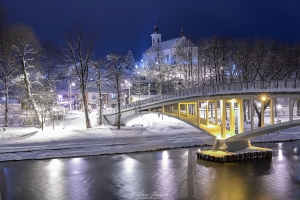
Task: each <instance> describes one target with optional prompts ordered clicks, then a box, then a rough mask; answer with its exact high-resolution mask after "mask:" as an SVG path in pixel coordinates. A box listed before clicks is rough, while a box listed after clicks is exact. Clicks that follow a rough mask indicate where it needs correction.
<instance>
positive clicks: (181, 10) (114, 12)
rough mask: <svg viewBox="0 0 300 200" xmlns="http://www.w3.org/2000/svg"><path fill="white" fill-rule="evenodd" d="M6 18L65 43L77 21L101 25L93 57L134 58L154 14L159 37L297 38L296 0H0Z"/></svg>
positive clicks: (298, 5)
mask: <svg viewBox="0 0 300 200" xmlns="http://www.w3.org/2000/svg"><path fill="white" fill-rule="evenodd" d="M0 3H1V4H2V5H3V6H4V7H5V8H6V9H7V11H8V20H9V22H10V23H20V22H21V23H25V24H27V25H30V26H32V27H33V28H34V30H35V32H36V34H37V35H38V37H39V38H40V39H41V40H45V39H51V40H53V41H55V42H56V43H57V44H58V45H63V39H62V38H63V32H64V30H65V28H66V27H72V26H73V25H74V24H75V23H80V24H83V25H84V26H85V27H87V28H90V29H95V30H97V31H99V39H98V41H97V44H96V48H95V52H94V57H96V58H99V57H100V56H105V55H106V54H109V53H112V52H119V53H127V52H128V50H131V51H132V52H133V55H134V57H135V58H136V59H140V58H141V55H142V53H143V52H144V51H145V50H146V49H148V48H149V47H150V45H151V37H150V35H151V34H152V33H153V27H154V24H155V17H157V21H158V26H159V32H160V33H161V34H162V41H165V40H168V39H173V38H175V37H179V33H180V28H181V27H183V28H184V30H185V35H186V36H187V37H188V38H191V39H192V40H197V39H199V38H201V37H210V36H213V35H218V36H228V37H234V38H247V39H253V38H256V37H263V38H265V37H267V38H272V39H275V40H279V41H285V42H300V12H299V9H300V1H297V0H284V1H283V0H152V1H150V0H0Z"/></svg>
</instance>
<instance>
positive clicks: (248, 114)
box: [247, 99, 251, 120]
mask: <svg viewBox="0 0 300 200" xmlns="http://www.w3.org/2000/svg"><path fill="white" fill-rule="evenodd" d="M247 102H248V105H247V107H248V113H247V116H248V120H250V112H251V111H250V99H248V101H247Z"/></svg>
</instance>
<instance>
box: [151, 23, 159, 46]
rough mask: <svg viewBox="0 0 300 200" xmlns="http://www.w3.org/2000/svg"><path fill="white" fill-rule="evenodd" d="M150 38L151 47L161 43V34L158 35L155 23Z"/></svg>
mask: <svg viewBox="0 0 300 200" xmlns="http://www.w3.org/2000/svg"><path fill="white" fill-rule="evenodd" d="M151 37H152V46H153V45H156V44H158V43H160V42H161V34H159V33H158V26H157V22H155V26H154V33H153V34H152V35H151Z"/></svg>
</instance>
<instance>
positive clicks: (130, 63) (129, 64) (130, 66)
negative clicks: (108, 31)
mask: <svg viewBox="0 0 300 200" xmlns="http://www.w3.org/2000/svg"><path fill="white" fill-rule="evenodd" d="M126 61H127V67H128V69H129V70H133V69H134V68H135V60H134V58H133V55H132V52H131V51H128V53H127V55H126Z"/></svg>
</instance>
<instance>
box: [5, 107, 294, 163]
mask: <svg viewBox="0 0 300 200" xmlns="http://www.w3.org/2000/svg"><path fill="white" fill-rule="evenodd" d="M90 119H91V123H92V126H93V128H91V129H88V130H87V129H86V128H85V119H84V115H83V113H82V112H79V111H73V112H71V113H69V114H68V115H67V116H66V119H65V121H64V123H62V122H55V123H54V130H53V124H52V122H51V123H49V124H47V126H46V128H45V130H44V131H41V130H40V129H37V128H34V127H23V128H22V127H9V128H7V130H6V131H1V132H0V161H6V160H24V159H45V158H57V157H79V156H89V155H102V154H114V153H129V152H137V151H149V150H157V149H163V148H175V147H187V146H195V145H197V146H198V145H212V144H213V142H214V139H213V138H212V137H210V136H208V135H206V134H205V133H202V132H201V131H199V130H198V129H196V128H194V127H192V126H190V125H188V124H186V123H184V122H182V121H180V120H177V119H175V118H171V117H168V116H163V115H160V116H158V114H147V115H143V116H141V117H137V118H136V119H134V120H132V121H130V122H129V123H128V124H127V126H125V127H122V129H121V130H117V128H116V127H113V126H98V125H97V115H96V113H95V112H92V113H91V115H90ZM266 121H267V120H266ZM141 124H142V125H143V127H141V126H138V125H141ZM132 125H135V126H134V127H133V126H132ZM247 126H248V125H247ZM248 128H249V127H248ZM294 139H300V127H295V128H291V129H287V130H284V131H282V132H279V133H270V134H268V135H263V136H261V137H257V138H255V139H253V140H252V141H253V142H263V141H280V140H294Z"/></svg>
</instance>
